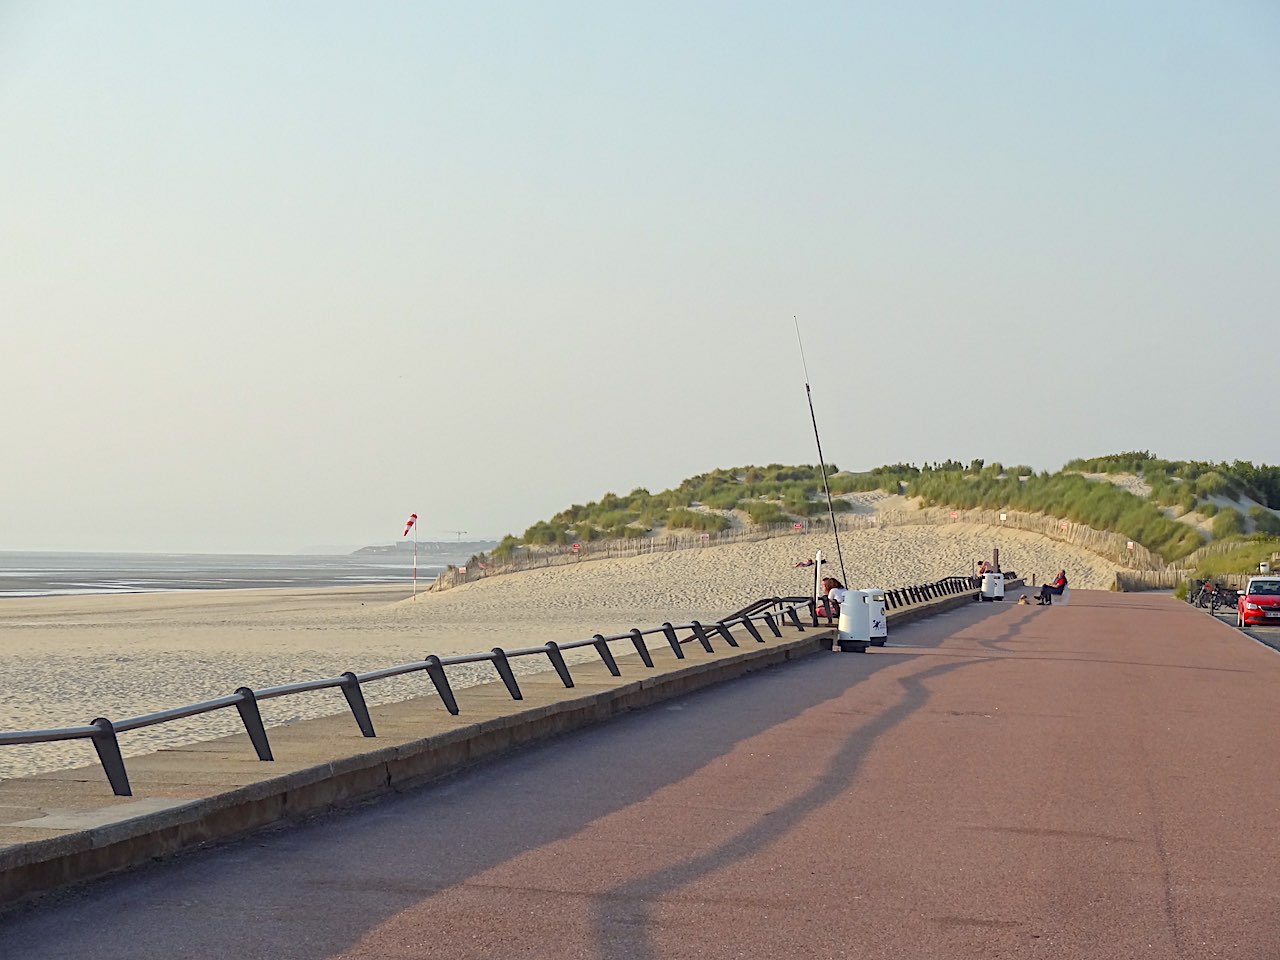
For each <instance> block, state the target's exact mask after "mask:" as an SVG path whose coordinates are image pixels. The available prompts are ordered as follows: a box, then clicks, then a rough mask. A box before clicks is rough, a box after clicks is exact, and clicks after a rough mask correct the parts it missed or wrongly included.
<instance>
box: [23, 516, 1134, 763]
mask: <svg viewBox="0 0 1280 960" xmlns="http://www.w3.org/2000/svg"><path fill="white" fill-rule="evenodd" d="M841 542H842V545H843V550H844V560H845V569H846V570H847V573H848V584H849V585H850V586H855V587H856V586H881V587H893V586H899V585H905V584H908V583H919V582H922V581H925V580H932V579H937V578H939V577H942V576H946V575H949V574H957V573H968V572H969V570H970V565H971V563H972V562H973V561H974V560H975V559H977V558H979V557H989V556H990V553H991V549H992V547H994V546H998V547H1000V550H1001V558H1002V561H1003V565H1004V566H1005V568H1006V569H1014V570H1017V571H1018V572H1020V573H1026V574H1030V573H1036V574H1037V575H1038V576H1039V577H1040V578H1041V579H1043V578H1044V577H1045V576H1046V575H1051V574H1053V573H1055V572H1056V571H1057V570H1058V568H1059V567H1063V566H1065V567H1066V568H1067V571H1068V574H1069V575H1070V577H1071V580H1072V583H1073V584H1074V585H1076V586H1079V587H1086V588H1089V587H1093V588H1107V587H1109V586H1110V585H1111V584H1112V582H1113V580H1114V572H1115V568H1114V567H1113V566H1112V565H1110V564H1108V563H1107V562H1106V561H1104V560H1101V559H1100V558H1098V557H1095V556H1093V555H1092V554H1089V553H1087V552H1085V551H1083V550H1080V549H1078V548H1073V547H1071V546H1069V545H1066V544H1062V543H1058V542H1055V541H1051V540H1048V539H1046V538H1044V537H1042V536H1039V535H1036V534H1031V533H1025V532H1022V531H1017V530H1002V529H993V528H990V527H979V526H973V525H968V524H948V525H945V526H939V527H934V526H895V527H887V528H884V529H871V530H865V531H859V532H856V533H850V534H845V535H842V537H841ZM817 549H821V550H823V552H824V553H826V554H827V555H828V556H829V557H830V558H831V559H832V560H834V558H835V543H834V540H833V539H832V538H831V536H830V535H829V534H827V535H817V534H807V535H794V536H787V537H781V538H777V539H773V540H763V541H759V542H755V543H742V544H733V545H727V546H717V547H708V548H705V549H701V550H688V551H683V552H675V553H665V554H656V555H650V556H641V557H631V558H626V559H617V560H592V561H586V562H582V563H579V564H572V565H568V566H560V567H553V568H549V569H544V570H532V571H528V572H525V573H519V574H511V575H507V576H501V577H494V578H492V579H490V580H484V581H480V582H476V583H471V584H467V585H464V586H461V587H458V588H455V589H452V590H447V591H444V592H442V593H432V594H427V593H419V595H418V597H417V598H416V599H409V598H408V596H407V595H406V592H405V590H404V589H403V588H387V587H367V588H336V589H318V590H218V591H207V592H182V593H157V594H131V595H125V596H119V595H117V596H78V597H49V598H35V599H13V600H6V601H4V602H2V603H0V663H2V664H3V667H4V676H5V677H6V682H5V686H4V689H3V690H0V729H3V730H16V729H31V728H47V727H57V726H69V725H75V724H81V723H85V722H87V721H89V720H91V719H92V718H94V717H97V716H106V717H112V718H121V717H127V716H135V715H138V714H141V713H146V712H149V711H151V710H157V709H162V708H165V707H171V706H176V705H179V704H185V703H191V702H194V701H197V700H202V699H209V698H212V697H217V696H222V695H224V694H227V693H230V692H231V691H232V690H234V689H235V688H236V687H239V686H242V685H244V686H250V687H264V686H270V685H274V684H279V683H285V682H289V681H293V680H303V679H309V678H314V677H325V676H336V675H337V674H339V673H341V672H342V671H344V670H355V671H357V672H360V671H365V670H370V669H373V668H375V667H382V666H388V665H390V664H394V663H405V662H409V661H412V660H417V659H421V658H422V657H423V656H425V655H427V654H428V653H436V654H442V655H443V654H448V653H462V652H471V651H476V650H487V649H489V648H491V647H494V646H502V647H505V648H508V649H511V648H516V647H521V646H531V645H536V644H542V643H545V642H546V641H548V640H556V641H566V640H574V639H582V638H586V637H590V636H591V635H592V634H594V633H596V632H601V633H605V634H611V633H619V632H623V631H626V630H628V629H630V628H631V627H634V626H639V627H649V626H655V625H657V624H660V623H662V622H663V621H664V620H671V621H673V622H688V621H689V620H691V619H695V618H696V619H702V620H714V619H716V618H717V617H720V616H724V615H725V614H727V613H729V612H731V611H733V610H735V609H738V608H740V607H742V606H744V605H745V604H747V603H749V602H751V601H753V600H756V599H758V598H760V597H763V596H775V595H786V594H803V593H806V592H807V590H808V589H809V586H810V584H811V579H810V578H811V576H812V573H811V571H809V570H807V569H796V567H795V563H796V561H797V560H800V559H802V558H805V557H809V556H812V555H813V552H814V551H815V550H817ZM837 575H838V574H837ZM584 655H586V656H594V654H584ZM545 666H546V662H545V661H544V660H539V662H537V663H536V664H534V663H532V662H529V663H527V665H526V668H534V667H536V668H538V669H542V668H545ZM451 675H452V676H453V678H454V682H455V683H456V684H458V685H465V684H467V683H475V682H481V681H483V680H489V679H493V676H494V675H493V673H492V669H491V668H490V667H489V666H488V665H480V666H474V665H473V666H469V667H465V668H457V670H456V673H454V674H451ZM429 690H430V687H429V685H428V683H427V681H426V678H425V677H423V676H422V675H420V674H419V675H414V676H411V677H408V678H397V679H393V680H387V681H382V682H379V683H376V684H370V685H369V686H368V687H367V688H366V696H367V698H368V699H369V700H370V701H371V702H373V703H380V702H387V701H391V700H399V699H404V698H406V697H411V696H416V695H419V694H421V693H425V692H428V691H429ZM344 709H345V704H344V701H343V700H342V697H341V694H339V693H338V692H337V691H332V690H331V691H325V692H318V693H313V694H307V695H304V696H298V697H289V698H284V699H281V700H274V701H270V702H267V703H265V704H264V705H263V713H264V716H265V717H266V719H267V721H268V723H282V722H287V721H289V720H293V719H300V718H306V717H313V716H321V715H324V714H330V713H338V712H342V711H343V710H344ZM239 729H240V726H239V720H238V718H237V717H236V714H235V712H234V711H221V712H219V713H217V714H212V715H209V716H204V717H197V718H191V719H188V720H185V721H180V722H176V723H171V724H165V725H163V726H159V727H152V728H148V729H145V730H140V731H135V732H131V733H128V734H126V735H124V737H123V738H122V741H121V745H122V748H123V749H124V752H125V753H126V754H138V753H146V752H150V751H152V750H155V749H157V748H159V747H161V746H168V745H175V744H178V743H189V742H192V741H195V740H203V739H208V738H210V737H213V736H220V735H223V734H226V733H232V732H236V731H238V730H239ZM93 762H95V756H94V752H93V748H92V747H91V746H90V745H89V744H88V743H87V742H69V743H62V744H46V745H43V746H23V747H12V746H10V747H0V777H7V776H18V775H24V774H28V773H34V772H38V771H40V770H49V769H56V768H59V767H64V766H69V765H74V764H81V763H93Z"/></svg>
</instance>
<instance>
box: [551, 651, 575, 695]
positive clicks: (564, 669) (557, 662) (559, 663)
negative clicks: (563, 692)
mask: <svg viewBox="0 0 1280 960" xmlns="http://www.w3.org/2000/svg"><path fill="white" fill-rule="evenodd" d="M546 647H547V658H548V659H549V660H550V661H551V665H552V666H553V667H555V668H556V673H558V674H559V675H560V682H561V683H563V684H564V685H565V686H566V687H569V688H572V687H573V677H571V676H569V667H568V665H567V664H566V663H565V662H564V654H562V653H561V652H560V645H559V644H558V643H556V642H555V641H554V640H548V641H547V643H546Z"/></svg>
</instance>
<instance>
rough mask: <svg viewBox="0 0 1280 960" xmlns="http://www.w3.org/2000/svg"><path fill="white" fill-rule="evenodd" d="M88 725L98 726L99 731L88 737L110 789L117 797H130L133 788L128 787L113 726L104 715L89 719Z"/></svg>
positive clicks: (127, 777)
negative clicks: (91, 741)
mask: <svg viewBox="0 0 1280 960" xmlns="http://www.w3.org/2000/svg"><path fill="white" fill-rule="evenodd" d="M89 726H91V727H97V728H98V731H99V732H98V733H95V734H94V735H93V736H92V737H91V738H90V739H92V740H93V749H94V750H96V751H97V753H98V761H99V762H100V763H101V764H102V769H103V771H104V772H105V773H106V775H107V782H108V783H110V784H111V791H112V792H113V793H114V794H115V795H116V796H117V797H132V796H133V790H131V789H130V788H129V775H128V774H127V773H125V769H124V757H122V756H120V741H119V740H117V739H116V728H115V726H114V725H113V724H112V723H111V721H110V720H108V719H107V718H106V717H97V718H96V719H94V720H90V721H89Z"/></svg>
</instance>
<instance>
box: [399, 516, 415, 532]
mask: <svg viewBox="0 0 1280 960" xmlns="http://www.w3.org/2000/svg"><path fill="white" fill-rule="evenodd" d="M417 522H418V515H417V514H416V513H411V514H409V522H408V523H406V524H405V525H404V533H402V534H400V536H402V537H407V536H408V535H409V531H410V530H412V529H413V525H414V524H415V523H417Z"/></svg>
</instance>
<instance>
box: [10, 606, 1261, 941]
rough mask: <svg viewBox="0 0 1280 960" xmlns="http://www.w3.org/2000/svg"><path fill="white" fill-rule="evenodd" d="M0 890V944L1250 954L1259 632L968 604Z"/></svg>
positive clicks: (1166, 611)
mask: <svg viewBox="0 0 1280 960" xmlns="http://www.w3.org/2000/svg"><path fill="white" fill-rule="evenodd" d="M891 644H892V645H891V646H890V647H886V648H884V649H881V650H876V651H874V652H873V653H870V654H866V655H858V654H839V655H837V654H832V655H819V656H814V657H810V658H807V659H805V660H802V661H799V662H797V663H794V664H790V665H787V666H784V667H780V668H777V669H773V670H768V671H765V672H763V673H760V674H755V675H752V676H750V677H747V678H744V679H742V680H739V681H735V682H733V683H729V684H726V685H724V686H721V687H717V688H714V689H710V690H706V691H703V692H700V693H698V694H694V695H691V696H689V697H685V698H683V699H680V700H675V701H671V702H670V703H668V704H666V705H663V706H659V707H656V708H653V709H651V710H647V711H642V712H638V713H635V714H632V715H630V716H627V717H625V718H622V719H620V720H617V721H615V722H612V723H609V724H606V725H603V726H600V727H595V728H592V729H590V730H587V731H583V732H579V733H576V734H572V735H569V736H566V737H564V738H561V739H559V740H556V741H553V742H551V743H548V744H544V745H542V746H539V747H534V748H531V749H528V750H523V751H521V752H519V753H517V754H514V755H512V756H509V757H507V758H504V759H502V760H500V761H498V762H496V763H493V764H491V765H488V766H485V767H483V768H480V769H477V770H473V771H471V772H469V773H466V774H464V775H462V776H459V777H456V778H454V779H452V780H450V781H447V782H445V783H442V784H439V785H436V786H434V787H429V788H427V789H424V790H421V791H418V792H416V793H413V794H409V795H404V796H399V797H394V798H391V799H389V800H386V801H383V802H379V803H376V804H372V805H369V806H366V807H363V808H360V809H358V810H356V811H354V812H349V813H345V814H338V815H333V816H329V817H324V818H320V819H317V820H314V821H311V822H309V823H306V824H302V825H298V826H292V827H286V828H282V829H279V830H276V831H274V832H271V833H267V834H260V835H257V836H254V837H252V838H249V839H247V840H243V841H240V842H237V843H232V844H227V845H224V846H221V847H218V848H216V849H212V850H208V851H203V852H198V853H195V854H191V855H188V856H185V857H181V858H179V859H177V860H175V861H172V862H168V863H163V864H157V865H155V866H153V867H149V868H146V869H144V870H140V871H135V872H133V873H130V874H126V875H124V876H120V877H115V878H108V879H107V880H104V881H99V882H97V883H94V884H91V885H88V886H86V887H83V888H80V889H78V890H75V891H72V892H71V893H68V894H64V895H63V896H61V897H60V898H57V899H52V900H46V901H43V902H41V903H39V904H37V905H35V906H34V907H32V908H29V909H27V910H25V911H22V912H19V913H16V914H9V915H7V916H2V917H0V957H3V958H5V960H8V958H13V960H18V958H21V960H42V958H53V957H58V958H63V957H77V958H132V960H147V958H165V960H174V958H185V957H190V958H196V957H201V958H203V957H235V958H259V957H262V958H266V957H279V958H292V957H313V958H319V957H325V958H330V957H334V958H336V957H342V958H407V957H448V958H480V957H485V958H488V957H494V958H499V957H501V958H522V957H557V958H575V957H592V958H595V957H601V958H638V960H645V958H668V957H672V958H683V957H713V958H729V957H748V958H757V957H758V958H764V957H770V956H782V957H787V958H834V957H859V958H862V957H865V958H897V957H902V958H922V960H929V958H969V957H972V958H996V957H1066V958H1072V960H1088V958H1099V960H1101V958H1106V960H1116V958H1128V957H1151V958H1165V957H1169V958H1173V957H1188V958H1208V957H1230V958H1276V957H1280V830H1278V829H1277V826H1276V818H1275V814H1276V810H1277V808H1278V807H1280V777H1278V776H1277V774H1278V773H1280V748H1278V746H1277V739H1276V735H1275V725H1276V715H1277V709H1276V708H1277V705H1278V701H1280V655H1277V653H1276V652H1275V651H1273V650H1270V649H1267V648H1265V647H1263V646H1261V645H1260V644H1258V643H1255V642H1254V641H1252V640H1250V639H1249V638H1247V637H1245V636H1243V635H1241V634H1240V633H1238V632H1237V631H1235V630H1233V629H1232V628H1230V627H1228V626H1225V625H1223V624H1221V623H1219V622H1216V621H1214V620H1213V619H1212V618H1210V617H1207V616H1205V615H1204V614H1203V613H1200V612H1197V611H1194V610H1192V609H1191V608H1190V607H1189V606H1188V605H1187V604H1183V603H1178V602H1176V601H1174V600H1172V599H1170V598H1168V597H1159V596H1152V595H1141V594H1137V595H1123V594H1107V593H1096V592H1093V593H1091V592H1087V591H1074V592H1073V594H1072V603H1071V605H1070V606H1067V607H1061V606H1055V607H1051V608H1042V607H1036V606H1030V607H1027V606H1016V605H1013V604H974V605H973V606H972V607H967V608H963V609H960V610H957V611H954V612H951V613H948V614H944V615H941V616H938V617H935V618H933V619H930V620H926V621H922V622H919V623H916V624H911V625H909V626H905V627H903V628H901V629H900V630H898V631H896V632H895V634H894V636H893V637H892V638H891Z"/></svg>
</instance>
